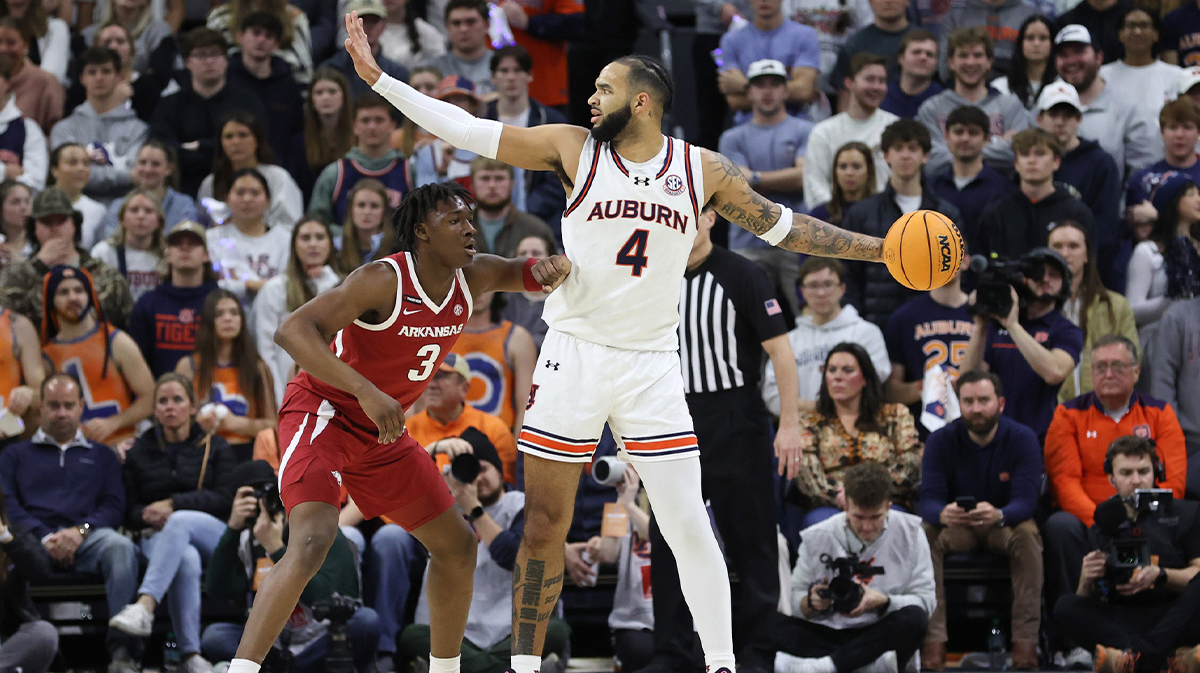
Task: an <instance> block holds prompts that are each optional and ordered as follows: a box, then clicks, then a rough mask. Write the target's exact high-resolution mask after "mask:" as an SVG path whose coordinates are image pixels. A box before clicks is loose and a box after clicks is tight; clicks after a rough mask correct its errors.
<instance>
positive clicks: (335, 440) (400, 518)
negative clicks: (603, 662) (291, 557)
mask: <svg viewBox="0 0 1200 673" xmlns="http://www.w3.org/2000/svg"><path fill="white" fill-rule="evenodd" d="M380 261H382V262H383V263H385V264H390V265H391V266H392V268H393V269H394V270H395V272H396V305H395V308H394V309H393V310H392V314H391V315H390V316H388V318H387V319H386V320H384V321H383V322H382V323H379V324H375V325H372V324H368V323H364V322H361V321H359V320H355V321H354V323H353V324H351V325H349V326H347V327H345V328H344V329H342V330H341V331H339V332H338V333H337V335H336V336H335V337H334V339H333V343H332V344H330V348H331V349H332V350H333V352H334V353H335V354H336V355H337V356H338V358H340V359H341V360H342V361H343V362H345V363H346V364H348V365H350V366H351V367H353V368H354V370H355V371H357V372H358V373H360V374H362V375H363V376H364V377H366V378H367V380H368V381H370V382H371V383H373V384H374V385H375V387H377V388H379V390H381V391H383V393H384V394H386V395H390V396H391V397H393V398H394V399H396V400H397V401H398V402H400V404H401V405H402V406H403V407H405V408H407V407H409V406H411V405H412V404H413V403H414V402H416V401H417V398H419V397H420V396H421V393H422V392H424V391H425V386H426V385H428V383H429V379H430V378H431V377H432V376H433V374H434V373H435V372H436V371H437V369H438V366H439V365H441V363H442V361H443V360H444V359H446V355H448V354H449V353H450V349H451V347H452V346H453V345H454V342H455V341H456V340H457V339H458V336H459V335H460V334H461V333H462V330H463V326H464V325H465V324H466V322H467V319H468V318H470V317H471V303H472V302H471V291H470V289H468V288H467V283H466V279H465V277H464V276H463V273H462V271H461V270H459V271H456V272H455V278H454V283H453V285H451V287H450V292H449V293H447V295H446V298H445V299H444V300H443V301H442V303H441V304H440V305H439V304H436V303H434V302H433V301H432V300H431V299H430V298H429V296H428V295H427V294H426V293H425V289H424V288H422V287H421V283H420V282H419V281H418V280H417V274H416V266H415V264H414V262H413V259H412V256H411V255H410V254H409V253H407V252H401V253H397V254H395V255H391V256H390V257H385V258H384V259H382V260H380ZM378 437H379V429H378V428H377V427H376V426H375V423H373V422H372V421H371V419H370V418H368V417H367V415H366V413H364V412H363V410H362V407H361V406H359V404H358V400H357V398H355V397H354V396H353V395H351V394H350V393H347V392H345V391H343V390H341V389H339V388H335V387H334V386H331V385H329V384H328V383H325V382H324V381H321V380H319V379H317V378H316V377H314V376H312V375H310V374H308V373H307V372H304V371H301V372H300V373H299V374H298V375H297V376H296V377H295V378H294V379H292V381H291V382H290V383H289V384H288V386H287V392H286V393H285V394H284V400H283V408H282V409H281V410H280V412H279V440H280V443H281V444H282V445H283V446H284V447H285V448H284V453H283V458H282V459H281V460H280V464H279V492H280V495H281V497H282V498H283V503H284V505H285V506H286V507H287V509H288V511H289V512H290V511H291V509H292V507H294V506H296V505H297V504H299V503H301V502H309V501H318V502H328V503H330V504H332V505H334V506H335V507H336V506H338V504H339V502H340V487H341V486H342V485H343V484H344V485H345V487H346V490H347V491H348V492H349V493H350V495H351V497H353V498H354V502H355V504H357V505H358V507H359V509H361V510H362V512H363V516H365V517H366V518H368V519H370V518H373V517H376V516H380V515H383V514H387V515H388V517H389V518H391V519H392V520H393V521H395V522H396V523H399V524H400V525H401V526H403V527H404V528H406V529H408V530H413V529H415V528H419V527H420V526H422V525H424V524H425V523H428V522H429V521H431V520H433V519H435V518H437V516H439V515H440V514H441V513H442V512H445V511H446V510H447V509H449V508H450V507H451V506H452V505H453V504H454V498H453V497H451V495H450V491H449V490H448V489H447V488H446V485H445V482H443V481H442V477H441V474H440V473H439V472H438V470H437V467H436V465H435V464H434V462H433V460H432V459H430V458H429V455H428V454H427V453H426V452H425V450H424V449H423V448H421V445H420V444H418V443H417V442H416V440H414V439H413V438H412V437H411V436H409V434H408V432H407V431H405V432H404V434H402V435H401V436H400V439H398V440H397V441H395V442H393V443H391V444H385V445H381V444H379V443H378V441H377V439H378Z"/></svg>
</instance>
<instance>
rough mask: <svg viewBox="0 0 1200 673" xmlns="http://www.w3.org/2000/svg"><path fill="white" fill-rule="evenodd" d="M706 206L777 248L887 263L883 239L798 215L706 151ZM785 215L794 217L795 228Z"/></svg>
mask: <svg viewBox="0 0 1200 673" xmlns="http://www.w3.org/2000/svg"><path fill="white" fill-rule="evenodd" d="M703 161H704V189H705V192H706V194H705V197H706V199H705V200H706V202H707V203H709V204H711V205H712V206H713V207H714V208H716V210H717V212H718V213H720V214H721V215H722V216H723V217H725V219H727V220H729V221H730V222H733V223H734V224H736V225H738V226H739V227H741V228H743V229H745V230H747V231H749V232H750V233H752V234H755V235H756V236H758V237H760V238H762V239H763V240H765V241H767V242H768V243H771V244H772V245H775V246H776V247H780V248H783V249H785V250H791V251H792V252H803V253H806V254H810V255H819V256H821V257H837V258H840V259H857V260H863V261H867V262H882V261H883V239H881V238H875V237H874V236H866V235H863V234H858V233H855V232H852V231H847V230H845V229H841V228H839V227H835V226H833V225H832V224H829V223H828V222H823V221H821V220H818V219H816V218H815V217H809V216H808V215H801V214H800V213H793V212H792V211H791V209H790V208H783V207H782V206H780V205H779V204H777V203H774V202H772V201H771V200H770V199H767V198H765V197H763V196H762V195H760V194H758V193H757V192H755V191H754V190H753V189H751V188H750V184H749V183H748V182H746V177H745V176H744V175H742V171H741V170H739V169H738V167H737V165H735V164H734V163H733V162H732V161H730V160H729V159H728V158H726V157H725V156H723V155H721V154H718V153H717V152H713V151H710V150H704V151H703ZM785 214H790V215H791V222H790V228H789V227H788V226H787V224H786V221H785V222H784V223H781V222H780V218H781V217H783V216H784V215H785Z"/></svg>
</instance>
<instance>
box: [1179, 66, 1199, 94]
mask: <svg viewBox="0 0 1200 673" xmlns="http://www.w3.org/2000/svg"><path fill="white" fill-rule="evenodd" d="M1197 84H1200V65H1194V66H1192V67H1190V68H1183V69H1182V70H1180V72H1179V95H1180V96H1182V95H1183V94H1185V93H1187V92H1188V90H1190V89H1191V88H1192V87H1194V86H1196V85H1197Z"/></svg>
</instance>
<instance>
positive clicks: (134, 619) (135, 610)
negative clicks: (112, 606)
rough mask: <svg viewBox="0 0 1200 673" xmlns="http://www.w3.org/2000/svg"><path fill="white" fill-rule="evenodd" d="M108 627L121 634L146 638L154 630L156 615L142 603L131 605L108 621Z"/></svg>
mask: <svg viewBox="0 0 1200 673" xmlns="http://www.w3.org/2000/svg"><path fill="white" fill-rule="evenodd" d="M108 625H109V626H111V627H112V628H114V629H116V630H118V631H120V632H121V633H125V634H128V635H131V636H136V637H138V638H145V637H146V636H148V635H150V631H151V630H152V629H153V628H154V615H152V614H150V612H149V611H148V610H146V608H144V607H142V606H141V604H140V603H130V604H129V605H126V606H125V607H123V608H121V611H120V612H118V613H117V614H116V615H114V616H113V618H112V619H110V620H108Z"/></svg>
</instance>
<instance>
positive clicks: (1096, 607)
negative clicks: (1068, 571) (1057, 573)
mask: <svg viewBox="0 0 1200 673" xmlns="http://www.w3.org/2000/svg"><path fill="white" fill-rule="evenodd" d="M1105 465H1106V466H1107V468H1108V469H1107V470H1106V471H1107V472H1108V474H1109V480H1110V481H1111V482H1112V485H1113V486H1114V487H1115V488H1116V490H1117V495H1115V496H1113V498H1110V499H1109V500H1107V501H1105V502H1102V503H1100V504H1099V505H1097V506H1096V513H1095V518H1096V524H1095V525H1094V526H1092V529H1091V531H1090V537H1091V542H1092V549H1093V551H1091V552H1090V553H1088V555H1087V556H1085V557H1084V558H1083V564H1082V567H1081V569H1080V578H1079V586H1078V588H1077V589H1076V592H1075V593H1074V594H1068V595H1065V596H1063V597H1062V598H1060V599H1059V600H1058V603H1057V604H1055V606H1054V617H1055V619H1056V620H1057V621H1058V624H1059V627H1060V628H1061V629H1062V630H1063V632H1064V634H1065V635H1066V636H1067V637H1069V638H1070V639H1071V640H1073V641H1074V642H1077V643H1079V644H1081V645H1084V646H1086V647H1088V648H1093V647H1094V648H1095V657H1096V670H1097V671H1114V672H1115V673H1135V672H1136V673H1157V671H1160V670H1163V669H1166V668H1167V667H1168V659H1169V657H1171V656H1175V657H1176V660H1175V662H1174V664H1173V665H1171V667H1170V670H1172V671H1180V672H1184V673H1191V672H1194V671H1196V670H1200V660H1198V659H1197V648H1196V643H1197V642H1200V580H1197V579H1196V575H1197V572H1198V571H1200V517H1197V509H1198V505H1197V503H1195V502H1192V501H1187V500H1172V499H1170V498H1168V499H1167V502H1168V504H1167V505H1166V508H1165V509H1163V508H1161V506H1160V508H1149V507H1137V506H1135V505H1137V504H1138V503H1137V500H1138V499H1137V498H1136V497H1135V493H1136V491H1138V490H1140V489H1150V488H1154V484H1155V479H1156V474H1157V475H1158V476H1161V471H1162V464H1161V461H1160V459H1159V458H1158V453H1157V451H1156V450H1155V446H1154V442H1153V441H1152V440H1150V439H1143V438H1140V437H1135V436H1133V435H1127V436H1125V437H1120V438H1118V439H1117V440H1115V441H1114V442H1113V443H1112V445H1111V446H1109V449H1108V454H1107V457H1106V460H1105ZM1154 509H1157V511H1152V510H1154ZM1122 539H1124V541H1126V542H1130V541H1131V542H1133V543H1135V544H1136V543H1138V542H1141V543H1143V544H1144V545H1145V547H1148V553H1141V554H1134V555H1140V556H1141V557H1142V559H1143V560H1142V561H1139V563H1138V565H1137V567H1136V568H1132V569H1127V570H1126V571H1125V573H1124V574H1123V575H1114V567H1113V566H1114V561H1116V560H1118V559H1114V558H1111V557H1110V554H1109V553H1108V552H1106V551H1104V550H1105V549H1112V548H1114V547H1119V546H1124V545H1120V544H1115V545H1114V544H1113V542H1114V541H1120V540H1122ZM1121 556H1125V554H1120V555H1119V557H1121ZM1105 588H1108V591H1104V589H1105ZM1105 594H1107V596H1106V595H1105ZM1184 648H1186V649H1184Z"/></svg>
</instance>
